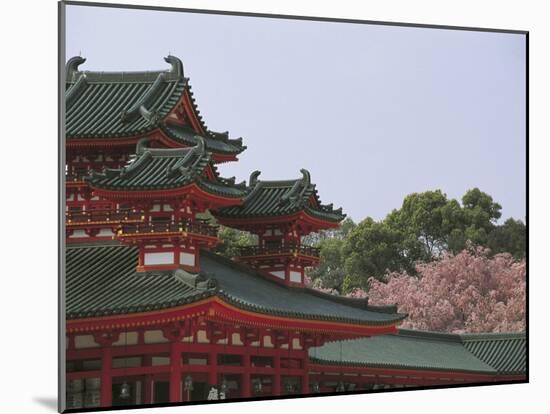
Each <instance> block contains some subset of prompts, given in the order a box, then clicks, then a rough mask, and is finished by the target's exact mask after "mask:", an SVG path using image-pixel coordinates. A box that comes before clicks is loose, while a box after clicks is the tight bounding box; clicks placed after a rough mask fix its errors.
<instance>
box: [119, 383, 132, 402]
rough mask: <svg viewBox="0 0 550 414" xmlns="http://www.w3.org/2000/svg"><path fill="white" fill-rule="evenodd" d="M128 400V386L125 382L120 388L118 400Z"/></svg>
mask: <svg viewBox="0 0 550 414" xmlns="http://www.w3.org/2000/svg"><path fill="white" fill-rule="evenodd" d="M128 398H130V385H128V383H127V382H126V381H124V383H123V384H122V386H121V387H120V399H121V400H127V399H128Z"/></svg>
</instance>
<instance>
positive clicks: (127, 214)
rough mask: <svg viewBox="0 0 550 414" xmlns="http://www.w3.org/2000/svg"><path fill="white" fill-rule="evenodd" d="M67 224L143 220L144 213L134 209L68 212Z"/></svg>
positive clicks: (66, 214)
mask: <svg viewBox="0 0 550 414" xmlns="http://www.w3.org/2000/svg"><path fill="white" fill-rule="evenodd" d="M65 218H66V220H67V223H87V222H96V221H114V222H124V221H130V220H133V221H136V220H143V212H142V211H138V210H132V209H118V210H88V211H83V210H78V211H67V212H66V213H65Z"/></svg>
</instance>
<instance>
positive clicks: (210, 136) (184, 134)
mask: <svg viewBox="0 0 550 414" xmlns="http://www.w3.org/2000/svg"><path fill="white" fill-rule="evenodd" d="M161 128H162V130H163V131H164V132H165V133H166V135H168V136H169V137H170V138H172V139H173V140H175V141H179V142H182V143H183V144H185V145H197V134H196V133H195V131H193V130H192V129H191V128H189V127H187V126H184V125H176V124H173V123H170V122H165V123H163V124H162V125H161ZM202 137H203V138H204V142H205V143H206V148H207V149H208V150H209V151H212V152H214V153H217V154H218V153H219V154H240V153H241V152H243V151H244V150H245V149H246V146H245V145H243V140H242V138H238V139H229V137H228V134H227V133H219V132H212V131H209V132H208V133H207V135H206V136H202Z"/></svg>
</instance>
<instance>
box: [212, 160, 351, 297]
mask: <svg viewBox="0 0 550 414" xmlns="http://www.w3.org/2000/svg"><path fill="white" fill-rule="evenodd" d="M301 173H302V178H299V179H295V180H284V181H260V180H258V176H259V175H260V172H259V171H254V172H253V173H252V174H251V176H250V180H249V187H248V189H247V195H246V197H244V200H243V203H242V204H241V205H235V206H231V207H225V208H221V209H218V210H215V211H213V212H212V214H213V215H214V216H215V217H216V219H217V220H218V222H220V223H221V224H223V225H226V226H228V227H234V228H238V229H241V230H245V231H248V232H251V233H253V234H255V235H257V236H258V244H257V245H255V246H248V247H243V248H241V250H240V255H239V256H237V257H235V260H237V261H239V262H242V263H246V264H247V265H249V266H252V267H254V268H256V269H257V270H258V271H259V272H260V273H261V274H263V275H265V276H266V277H268V278H270V279H273V280H275V281H277V282H280V283H283V284H285V285H289V286H299V287H301V286H304V268H306V267H308V266H315V265H317V264H318V263H319V249H317V248H315V247H310V246H305V245H303V244H302V242H301V240H302V237H303V236H306V235H308V234H309V233H312V232H317V231H319V230H323V229H329V228H335V227H338V225H339V223H340V221H342V220H343V219H344V218H345V217H346V215H345V214H343V213H342V209H341V208H339V209H333V206H332V204H329V205H323V204H321V201H320V199H319V196H318V194H317V190H316V186H315V184H312V183H311V177H310V173H309V172H308V171H307V170H305V169H302V170H301Z"/></svg>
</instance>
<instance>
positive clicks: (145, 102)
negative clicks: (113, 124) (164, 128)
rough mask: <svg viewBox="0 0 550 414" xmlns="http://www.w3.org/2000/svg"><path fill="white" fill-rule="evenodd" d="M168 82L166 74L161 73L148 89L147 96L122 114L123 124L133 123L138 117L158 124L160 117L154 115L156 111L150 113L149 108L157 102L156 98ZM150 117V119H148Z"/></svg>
mask: <svg viewBox="0 0 550 414" xmlns="http://www.w3.org/2000/svg"><path fill="white" fill-rule="evenodd" d="M165 80H166V73H159V74H158V76H157V78H156V79H155V81H154V82H153V84H152V85H151V86H150V87H149V88H148V89H147V91H146V92H145V94H144V95H143V96H142V97H141V98H140V99H139V100H138V101H137V102H136V103H135V104H134V105H133V106H132V107H131V108H130V109H126V110H124V111H122V112H121V113H120V121H121V122H122V123H126V122H130V121H133V120H134V119H135V118H136V117H137V116H138V115H141V116H143V117H144V118H145V119H146V120H147V121H149V122H151V123H153V122H152V120H153V121H156V122H158V119H157V118H158V115H157V116H155V115H154V111H153V110H151V111H149V110H148V109H147V106H149V104H152V103H153V102H154V101H155V98H156V97H157V96H158V94H159V93H160V92H161V90H162V84H163V83H164V81H165ZM148 116H149V117H150V118H148Z"/></svg>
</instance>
